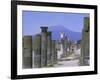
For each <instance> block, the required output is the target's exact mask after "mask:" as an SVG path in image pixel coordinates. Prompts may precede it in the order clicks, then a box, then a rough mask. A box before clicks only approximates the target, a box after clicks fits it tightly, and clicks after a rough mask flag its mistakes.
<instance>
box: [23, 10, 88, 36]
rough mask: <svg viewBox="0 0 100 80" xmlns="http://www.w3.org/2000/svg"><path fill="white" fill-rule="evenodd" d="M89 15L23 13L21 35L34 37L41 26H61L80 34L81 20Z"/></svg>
mask: <svg viewBox="0 0 100 80" xmlns="http://www.w3.org/2000/svg"><path fill="white" fill-rule="evenodd" d="M86 16H89V14H83V13H80V14H79V13H62V12H43V11H42V12H39V11H37V12H36V11H23V12H22V27H23V31H22V32H23V35H34V34H37V33H39V32H41V29H40V27H41V26H48V27H50V26H57V25H61V26H64V27H66V28H67V29H69V30H72V31H75V32H82V29H83V18H84V17H86Z"/></svg>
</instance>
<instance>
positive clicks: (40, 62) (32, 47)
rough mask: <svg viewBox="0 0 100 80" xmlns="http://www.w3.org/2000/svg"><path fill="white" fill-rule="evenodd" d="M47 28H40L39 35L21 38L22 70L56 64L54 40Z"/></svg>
mask: <svg viewBox="0 0 100 80" xmlns="http://www.w3.org/2000/svg"><path fill="white" fill-rule="evenodd" d="M47 29H48V27H41V34H36V35H35V36H33V37H32V36H24V37H23V64H22V65H23V68H42V67H50V66H53V64H56V63H57V50H56V40H52V32H48V31H47Z"/></svg>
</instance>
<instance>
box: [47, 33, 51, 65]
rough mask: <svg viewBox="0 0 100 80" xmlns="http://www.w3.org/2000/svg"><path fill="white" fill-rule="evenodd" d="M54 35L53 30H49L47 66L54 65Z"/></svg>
mask: <svg viewBox="0 0 100 80" xmlns="http://www.w3.org/2000/svg"><path fill="white" fill-rule="evenodd" d="M51 47H52V35H51V32H47V66H52V61H51V56H52V49H51Z"/></svg>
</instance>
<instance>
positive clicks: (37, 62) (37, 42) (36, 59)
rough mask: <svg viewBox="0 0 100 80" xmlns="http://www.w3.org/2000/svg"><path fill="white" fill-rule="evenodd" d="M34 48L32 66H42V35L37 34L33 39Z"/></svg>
mask: <svg viewBox="0 0 100 80" xmlns="http://www.w3.org/2000/svg"><path fill="white" fill-rule="evenodd" d="M32 46H33V50H32V67H34V68H40V67H41V35H40V34H37V35H35V36H34V39H33V45H32Z"/></svg>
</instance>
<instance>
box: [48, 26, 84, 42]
mask: <svg viewBox="0 0 100 80" xmlns="http://www.w3.org/2000/svg"><path fill="white" fill-rule="evenodd" d="M48 31H52V38H53V39H55V40H59V39H60V33H61V32H64V33H66V35H67V36H68V37H69V39H71V40H74V41H78V40H81V37H82V33H81V32H74V31H71V30H69V29H67V28H66V27H64V26H51V27H49V28H48Z"/></svg>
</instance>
